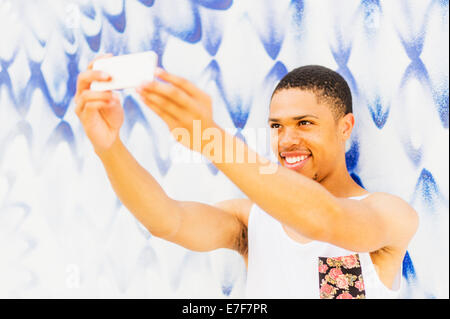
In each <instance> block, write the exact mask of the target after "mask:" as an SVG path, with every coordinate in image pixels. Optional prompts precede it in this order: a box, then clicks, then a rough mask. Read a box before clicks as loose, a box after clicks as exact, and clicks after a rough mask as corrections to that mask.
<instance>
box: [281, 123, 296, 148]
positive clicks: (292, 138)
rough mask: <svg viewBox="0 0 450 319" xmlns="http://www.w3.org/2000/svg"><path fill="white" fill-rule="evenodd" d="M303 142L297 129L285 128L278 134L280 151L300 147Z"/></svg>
mask: <svg viewBox="0 0 450 319" xmlns="http://www.w3.org/2000/svg"><path fill="white" fill-rule="evenodd" d="M300 142H301V136H300V134H299V132H298V130H296V129H295V128H290V127H284V128H283V129H282V130H280V131H279V132H278V147H279V150H287V149H289V148H290V147H291V146H293V145H298V144H300Z"/></svg>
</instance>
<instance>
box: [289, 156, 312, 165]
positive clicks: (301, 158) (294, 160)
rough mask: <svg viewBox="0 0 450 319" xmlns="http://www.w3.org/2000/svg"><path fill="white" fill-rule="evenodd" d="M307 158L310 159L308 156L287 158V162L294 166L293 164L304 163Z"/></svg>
mask: <svg viewBox="0 0 450 319" xmlns="http://www.w3.org/2000/svg"><path fill="white" fill-rule="evenodd" d="M307 157H308V156H307V155H303V156H291V157H286V162H288V163H289V164H293V163H297V162H300V161H303V160H305V159H306V158H307Z"/></svg>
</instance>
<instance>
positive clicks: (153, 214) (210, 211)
mask: <svg viewBox="0 0 450 319" xmlns="http://www.w3.org/2000/svg"><path fill="white" fill-rule="evenodd" d="M108 80H110V77H109V75H107V74H103V73H101V72H99V71H93V70H92V63H91V64H90V66H89V68H88V70H87V71H85V72H82V73H81V74H80V75H79V77H78V82H77V93H76V96H75V101H76V109H75V112H76V114H77V116H78V117H79V119H80V121H81V123H82V125H83V128H84V130H85V132H86V135H87V136H88V138H89V139H90V141H91V143H92V145H93V147H94V150H95V152H96V154H97V155H98V156H99V158H100V159H101V161H102V163H103V165H104V167H105V170H106V172H107V175H108V178H109V180H110V182H111V185H112V187H113V189H114V191H115V192H116V194H117V196H118V197H119V199H120V200H121V202H122V203H123V204H124V205H125V206H126V207H127V208H128V209H129V210H130V212H131V213H133V215H134V216H135V217H136V218H137V219H138V220H139V221H140V222H141V223H142V224H143V225H144V226H145V227H146V228H147V229H148V230H149V231H150V232H151V233H152V234H153V235H155V236H157V237H160V238H163V239H166V240H170V241H172V242H174V243H177V244H179V245H181V246H184V247H186V248H188V249H192V250H196V251H208V250H214V249H217V248H230V249H235V250H237V251H239V252H243V250H244V248H243V247H246V243H245V245H244V244H243V241H242V240H241V239H242V237H243V236H242V234H245V231H246V225H245V223H246V221H245V220H246V219H245V211H249V207H250V206H249V201H248V200H232V201H228V202H222V203H219V204H217V205H216V206H211V205H206V204H202V203H195V202H180V201H176V200H174V199H171V198H170V197H169V196H167V194H166V193H165V192H164V190H163V189H162V188H161V186H160V185H159V184H158V183H157V182H156V180H155V179H154V178H153V177H152V176H151V175H150V174H149V173H148V172H147V171H146V170H145V169H144V168H143V167H142V166H140V165H139V163H138V162H137V161H136V160H135V159H134V157H133V156H132V155H131V154H130V153H129V152H128V150H127V149H126V147H125V146H124V145H123V143H122V142H121V140H120V138H119V130H120V127H121V126H122V123H123V119H124V110H123V108H122V106H121V105H120V100H119V98H118V96H117V95H116V94H114V93H113V92H111V91H106V92H94V91H91V90H90V84H91V83H92V82H93V81H108ZM242 212H244V215H242ZM242 216H244V217H242Z"/></svg>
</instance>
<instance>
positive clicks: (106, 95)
mask: <svg viewBox="0 0 450 319" xmlns="http://www.w3.org/2000/svg"><path fill="white" fill-rule="evenodd" d="M114 98H115V96H114V95H113V93H112V92H111V91H99V92H97V91H90V90H85V91H83V92H82V93H81V94H79V95H77V96H75V103H76V105H77V107H76V108H75V113H77V114H78V113H81V112H83V108H84V107H85V105H86V103H88V102H93V101H103V102H106V103H108V102H110V101H111V100H112V99H114Z"/></svg>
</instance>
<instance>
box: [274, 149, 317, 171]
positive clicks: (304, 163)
mask: <svg viewBox="0 0 450 319" xmlns="http://www.w3.org/2000/svg"><path fill="white" fill-rule="evenodd" d="M284 155H287V156H289V157H291V156H305V155H306V156H308V157H307V158H305V159H304V160H303V161H300V162H297V163H293V164H290V163H288V162H286V159H285V157H286V156H284ZM281 156H282V160H283V161H282V164H283V166H284V167H286V168H289V169H293V170H297V169H300V168H302V167H303V166H305V165H306V163H307V162H308V160H309V159H310V157H311V153H305V152H282V153H281Z"/></svg>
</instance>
